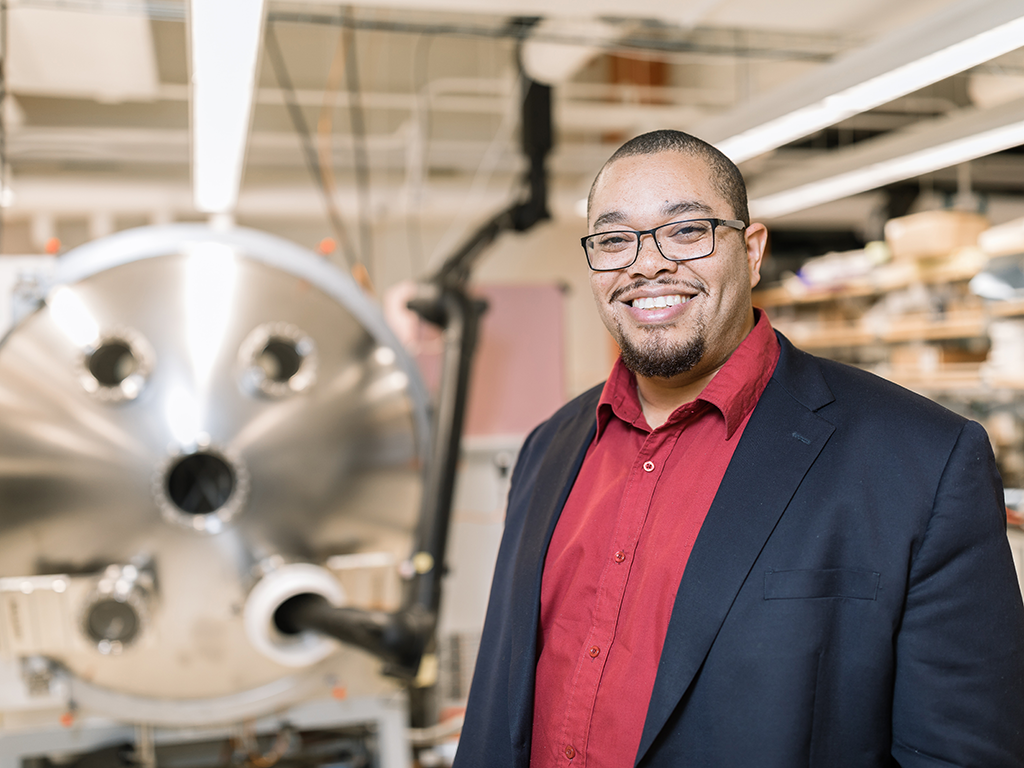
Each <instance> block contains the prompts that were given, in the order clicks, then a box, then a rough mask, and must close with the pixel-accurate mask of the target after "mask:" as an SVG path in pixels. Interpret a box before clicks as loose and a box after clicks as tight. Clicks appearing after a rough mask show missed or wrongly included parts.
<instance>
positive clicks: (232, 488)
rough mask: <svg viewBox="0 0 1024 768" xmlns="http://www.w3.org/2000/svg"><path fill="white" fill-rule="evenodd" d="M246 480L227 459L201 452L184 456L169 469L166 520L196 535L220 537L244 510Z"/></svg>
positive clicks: (166, 478)
mask: <svg viewBox="0 0 1024 768" xmlns="http://www.w3.org/2000/svg"><path fill="white" fill-rule="evenodd" d="M246 487H247V481H246V476H245V474H244V471H242V470H241V468H240V467H239V466H238V465H237V464H234V463H232V462H229V461H228V459H226V458H225V457H224V456H221V455H219V454H217V453H213V452H210V451H199V452H196V453H190V454H188V455H186V456H181V457H179V458H177V459H175V460H174V461H172V462H171V464H170V465H169V467H168V469H167V473H166V477H165V482H164V487H163V491H164V493H165V494H166V500H167V502H168V503H167V504H164V505H163V507H164V512H165V516H167V517H169V518H170V519H171V520H172V521H173V522H175V523H178V524H180V525H184V526H185V527H186V528H191V529H193V530H197V531H204V532H206V533H218V532H219V531H221V530H222V529H223V527H224V524H225V523H227V522H228V521H229V520H230V519H231V518H232V517H234V515H235V514H236V513H237V512H238V510H239V509H240V508H241V506H242V502H243V501H244V498H243V496H244V491H245V490H246Z"/></svg>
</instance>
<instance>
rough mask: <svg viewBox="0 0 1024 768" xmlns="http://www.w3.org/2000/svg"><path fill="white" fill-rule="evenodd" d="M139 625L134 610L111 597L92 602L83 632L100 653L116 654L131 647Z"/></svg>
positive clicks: (127, 604) (123, 602)
mask: <svg viewBox="0 0 1024 768" xmlns="http://www.w3.org/2000/svg"><path fill="white" fill-rule="evenodd" d="M141 625H142V622H141V621H140V620H139V615H138V613H136V611H135V608H134V607H133V606H131V605H130V604H129V603H127V602H125V601H123V600H118V599H116V598H113V597H105V598H101V599H99V600H97V601H96V602H94V603H93V604H92V605H91V606H89V610H88V612H87V614H86V617H85V631H86V633H87V634H88V635H89V637H90V638H91V639H92V640H93V642H95V643H96V647H97V648H99V650H100V651H101V652H102V653H118V652H120V651H121V649H122V648H124V647H125V646H128V645H131V643H132V641H133V640H135V638H136V637H137V636H138V634H139V630H140V628H141Z"/></svg>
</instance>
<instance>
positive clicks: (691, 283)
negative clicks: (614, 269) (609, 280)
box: [608, 278, 708, 303]
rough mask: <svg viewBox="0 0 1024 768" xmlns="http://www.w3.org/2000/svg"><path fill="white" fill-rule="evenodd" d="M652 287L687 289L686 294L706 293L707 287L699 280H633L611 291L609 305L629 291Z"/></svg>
mask: <svg viewBox="0 0 1024 768" xmlns="http://www.w3.org/2000/svg"><path fill="white" fill-rule="evenodd" d="M653 287H659V288H664V287H679V288H687V289H689V290H688V291H687V292H689V293H694V294H699V293H707V292H708V289H707V286H705V285H704V283H702V282H700V281H699V280H678V279H666V278H660V279H658V280H644V279H639V280H634V281H633V282H632V283H630V284H629V285H624V286H622V287H621V288H616V289H615V290H614V291H612V295H611V296H609V297H608V302H609V303H612V302H616V301H618V300H619V297H620V296H623V295H624V294H627V293H629V292H630V291H638V290H641V289H643V288H653Z"/></svg>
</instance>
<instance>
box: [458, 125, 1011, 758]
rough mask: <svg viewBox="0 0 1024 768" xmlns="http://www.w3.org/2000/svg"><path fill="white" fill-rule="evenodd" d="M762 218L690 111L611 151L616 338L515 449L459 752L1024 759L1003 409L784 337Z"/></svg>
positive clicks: (598, 225) (605, 221)
mask: <svg viewBox="0 0 1024 768" xmlns="http://www.w3.org/2000/svg"><path fill="white" fill-rule="evenodd" d="M748 222H749V217H748V213H747V204H746V191H745V187H744V183H743V179H742V176H741V175H740V173H739V171H738V170H737V169H736V167H735V166H734V165H733V164H732V163H731V162H730V161H729V160H728V159H727V158H725V157H724V156H723V155H722V154H721V153H719V152H718V151H717V150H716V149H714V148H713V147H711V146H710V145H708V144H706V143H704V142H702V141H700V140H698V139H695V138H694V137H692V136H689V135H687V134H684V133H680V132H677V131H656V132H654V133H650V134H645V135H643V136H640V137H637V138H636V139H633V140H632V141H630V142H628V143H626V144H625V145H624V146H623V147H621V148H620V149H619V150H618V151H617V152H616V153H615V154H614V155H613V156H612V158H611V159H610V160H609V161H608V163H606V165H605V167H604V168H603V169H602V170H601V172H600V174H598V177H597V179H596V181H595V182H594V185H593V188H592V190H591V195H590V205H589V231H590V234H588V235H587V236H586V237H584V238H583V241H582V242H583V250H584V253H585V256H586V263H587V264H588V266H589V268H590V270H591V286H592V288H593V292H594V298H595V301H596V305H597V310H598V313H599V314H600V316H601V318H602V320H603V321H604V323H605V325H606V326H607V328H608V330H609V332H610V333H611V334H612V335H613V336H614V337H615V340H616V341H617V342H618V344H619V347H620V349H621V356H620V358H619V360H618V361H617V362H616V364H615V366H614V367H613V369H612V372H611V374H610V376H609V378H608V380H607V381H606V382H605V383H604V385H602V386H600V387H597V388H595V389H594V390H591V391H590V392H587V393H585V394H583V395H581V396H580V397H579V398H577V399H576V400H574V401H573V402H571V403H569V404H568V405H567V406H565V407H564V408H562V409H561V410H560V411H559V412H558V413H557V414H555V415H554V416H553V417H552V418H551V419H550V420H549V421H547V422H545V423H544V424H542V425H541V426H540V427H538V428H537V429H536V430H535V431H534V432H533V433H532V434H531V435H530V436H529V438H528V439H527V441H526V443H525V444H524V446H523V449H522V451H521V453H520V458H519V462H518V464H517V466H516V470H515V473H514V475H513V480H512V487H511V490H510V494H509V503H508V512H507V518H506V528H505V534H504V537H503V540H502V546H501V551H500V552H499V555H498V563H497V566H496V570H495V575H494V582H493V586H492V591H491V599H490V604H489V607H488V613H487V619H486V623H485V627H484V632H483V639H482V641H481V646H480V654H479V657H478V662H477V668H476V673H475V676H474V680H473V687H472V691H471V694H470V700H469V706H468V710H467V715H466V723H465V727H464V729H463V734H462V738H461V741H460V746H459V750H458V753H457V756H456V768H492V767H498V768H503V767H505V766H509V767H512V766H515V767H516V768H526V766H532V767H533V768H550V767H556V766H557V767H558V768H580V767H582V766H587V767H588V768H622V767H624V766H633V765H636V766H652V767H653V766H665V767H666V768H667V767H668V766H671V767H672V768H676V767H677V766H721V767H722V768H738V767H743V768H746V767H747V766H757V768H795V767H796V766H821V768H843V767H844V766H849V767H850V768H853V767H858V768H861V767H863V768H869V767H874V766H879V767H881V766H903V768H911V767H914V766H919V767H920V768H924V767H925V766H936V767H937V766H953V765H955V766H986V768H997V767H999V766H1022V765H1024V607H1022V604H1021V597H1020V592H1019V589H1018V586H1017V581H1016V576H1015V572H1014V568H1013V563H1012V560H1011V558H1010V554H1009V547H1008V544H1007V541H1006V536H1005V515H1004V508H1003V503H1002V490H1001V487H1000V485H999V478H998V475H997V474H996V471H995V467H994V462H993V459H992V453H991V449H990V447H989V445H988V441H987V439H986V437H985V435H984V432H983V431H982V429H981V428H980V427H979V426H978V425H977V424H974V423H973V422H968V421H966V420H964V419H962V418H961V417H959V416H956V415H954V414H952V413H950V412H948V411H945V410H943V409H942V408H940V407H938V406H937V405H935V404H934V403H931V402H930V401H927V400H925V399H923V398H920V397H918V396H916V395H913V394H911V393H909V392H907V391H905V390H902V389H900V388H898V387H896V386H894V385H892V384H890V383H888V382H885V381H883V380H881V379H878V378H876V377H873V376H871V375H870V374H867V373H864V372H862V371H858V370H855V369H852V368H848V367H845V366H842V365H839V364H836V363H833V362H830V361H825V360H821V359H818V358H815V357H812V356H810V355H807V354H806V353H803V352H801V351H799V350H797V349H795V348H794V347H793V346H792V345H791V344H790V343H789V342H788V341H787V340H786V339H785V338H784V337H782V336H780V335H778V334H776V333H775V332H774V331H773V330H772V328H771V325H770V323H769V321H768V317H767V316H766V315H765V314H764V313H763V312H761V311H759V310H757V309H755V308H754V307H753V306H752V304H751V289H752V288H753V287H754V286H755V285H756V284H757V282H758V279H759V276H760V265H761V259H762V257H763V255H764V250H765V245H766V241H767V233H766V230H765V228H764V227H763V226H762V225H760V224H750V223H748Z"/></svg>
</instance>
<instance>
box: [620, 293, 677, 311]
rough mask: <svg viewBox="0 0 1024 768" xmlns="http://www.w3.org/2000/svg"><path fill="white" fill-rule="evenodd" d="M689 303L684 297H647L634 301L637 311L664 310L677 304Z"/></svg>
mask: <svg viewBox="0 0 1024 768" xmlns="http://www.w3.org/2000/svg"><path fill="white" fill-rule="evenodd" d="M686 301H687V299H684V298H683V297H682V296H679V295H673V296H645V297H643V298H640V299H633V306H634V307H635V308H637V309H662V308H664V307H674V306H675V305H676V304H683V303H685V302H686Z"/></svg>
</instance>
